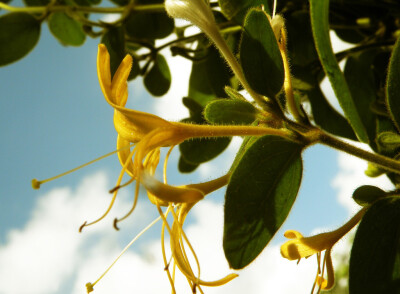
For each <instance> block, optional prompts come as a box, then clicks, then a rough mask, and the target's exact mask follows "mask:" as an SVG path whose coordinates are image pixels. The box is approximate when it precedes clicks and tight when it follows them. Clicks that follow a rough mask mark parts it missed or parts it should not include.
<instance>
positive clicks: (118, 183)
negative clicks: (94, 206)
mask: <svg viewBox="0 0 400 294" xmlns="http://www.w3.org/2000/svg"><path fill="white" fill-rule="evenodd" d="M127 147H130V146H127ZM127 147H125V148H127ZM135 152H136V146H135V148H133V150H132V151H131V153H130V154H129V156H128V158H127V159H126V161H125V164H124V166H123V167H122V170H121V172H120V174H119V177H118V180H117V184H116V186H119V185H120V184H121V181H122V177H123V176H124V173H125V169H126V167H127V166H128V164H129V163H130V160H131V158H132V156H133V154H134V153H135ZM117 193H118V189H117V190H116V191H115V192H114V194H113V196H112V198H111V202H110V205H109V206H108V208H107V210H106V212H105V213H103V215H102V216H101V217H99V218H98V219H96V220H95V221H92V222H91V223H88V224H87V223H86V222H85V223H84V224H83V225H82V226H81V227H80V232H81V231H82V229H83V228H84V227H87V226H91V225H93V224H95V223H97V222H99V221H101V220H102V219H103V218H105V217H106V216H107V214H108V213H109V212H110V210H111V208H112V207H113V205H114V202H115V199H116V198H117ZM115 226H116V224H115V221H114V227H115Z"/></svg>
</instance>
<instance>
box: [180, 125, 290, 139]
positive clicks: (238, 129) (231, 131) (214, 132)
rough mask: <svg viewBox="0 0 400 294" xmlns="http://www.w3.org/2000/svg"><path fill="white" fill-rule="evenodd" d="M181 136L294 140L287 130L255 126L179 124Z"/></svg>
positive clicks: (187, 137) (186, 137)
mask: <svg viewBox="0 0 400 294" xmlns="http://www.w3.org/2000/svg"><path fill="white" fill-rule="evenodd" d="M179 128H180V129H181V132H182V136H183V137H185V139H189V138H206V137H230V136H263V135H275V136H280V137H285V138H290V139H292V140H293V139H294V138H293V136H292V135H291V134H292V133H291V132H290V131H289V130H287V129H274V128H266V127H256V126H236V125H235V126H215V125H196V124H184V123H179Z"/></svg>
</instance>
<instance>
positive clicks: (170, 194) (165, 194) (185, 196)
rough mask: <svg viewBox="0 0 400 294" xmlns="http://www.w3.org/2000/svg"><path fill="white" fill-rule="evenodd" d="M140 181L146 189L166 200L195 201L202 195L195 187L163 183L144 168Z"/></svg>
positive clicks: (177, 201) (175, 201) (178, 201)
mask: <svg viewBox="0 0 400 294" xmlns="http://www.w3.org/2000/svg"><path fill="white" fill-rule="evenodd" d="M140 182H141V183H142V184H143V186H144V187H145V188H146V190H147V191H149V192H150V193H152V194H153V195H155V196H156V197H157V198H160V199H161V200H164V201H168V202H174V203H191V202H197V201H199V200H201V199H203V197H204V194H203V193H202V192H201V191H200V190H197V189H193V188H185V187H175V186H171V185H166V184H163V183H161V182H160V181H158V180H156V179H155V178H154V177H153V176H151V175H150V174H149V173H148V172H147V171H145V170H144V171H143V172H142V173H141V176H140Z"/></svg>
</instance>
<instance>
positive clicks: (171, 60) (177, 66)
mask: <svg viewBox="0 0 400 294" xmlns="http://www.w3.org/2000/svg"><path fill="white" fill-rule="evenodd" d="M166 41H167V40H165V41H164V42H166ZM163 54H164V56H165V57H166V59H167V62H168V64H169V65H170V70H171V76H172V83H171V88H170V89H169V91H168V93H167V94H166V95H165V96H163V97H162V98H161V99H159V100H157V102H156V103H154V106H153V107H154V112H155V114H156V115H158V116H160V117H162V118H164V119H166V120H170V121H179V120H181V119H183V118H185V117H188V116H189V111H188V110H187V108H186V107H185V106H184V105H183V104H182V98H183V97H186V96H187V94H188V85H189V77H190V72H191V70H192V67H191V62H190V61H188V60H187V59H185V58H183V57H180V56H175V57H172V56H171V52H170V51H169V50H164V51H163Z"/></svg>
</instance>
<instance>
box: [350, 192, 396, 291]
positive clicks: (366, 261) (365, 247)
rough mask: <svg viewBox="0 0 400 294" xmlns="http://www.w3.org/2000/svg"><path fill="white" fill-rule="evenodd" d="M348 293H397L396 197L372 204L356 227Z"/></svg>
mask: <svg viewBox="0 0 400 294" xmlns="http://www.w3.org/2000/svg"><path fill="white" fill-rule="evenodd" d="M349 290H350V294H377V293H400V198H399V197H398V196H395V197H388V198H384V199H382V200H379V201H377V202H376V203H374V204H373V205H372V206H371V207H370V208H369V209H368V211H367V212H366V213H365V215H364V217H363V219H362V220H361V223H360V225H359V227H358V229H357V233H356V236H355V239H354V243H353V248H352V250H351V257H350V275H349Z"/></svg>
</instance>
